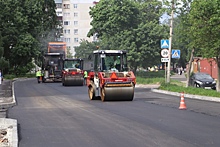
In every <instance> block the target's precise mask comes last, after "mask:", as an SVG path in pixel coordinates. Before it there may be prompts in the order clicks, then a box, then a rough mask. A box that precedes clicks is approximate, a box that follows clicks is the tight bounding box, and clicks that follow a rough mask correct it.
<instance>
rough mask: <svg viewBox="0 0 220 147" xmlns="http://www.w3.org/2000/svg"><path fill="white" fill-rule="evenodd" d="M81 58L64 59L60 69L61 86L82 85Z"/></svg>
mask: <svg viewBox="0 0 220 147" xmlns="http://www.w3.org/2000/svg"><path fill="white" fill-rule="evenodd" d="M83 76H84V73H83V59H80V58H75V59H64V61H63V71H62V85H63V86H83V84H84V77H83Z"/></svg>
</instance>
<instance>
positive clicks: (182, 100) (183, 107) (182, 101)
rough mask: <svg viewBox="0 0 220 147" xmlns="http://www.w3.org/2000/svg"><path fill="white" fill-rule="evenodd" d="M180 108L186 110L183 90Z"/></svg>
mask: <svg viewBox="0 0 220 147" xmlns="http://www.w3.org/2000/svg"><path fill="white" fill-rule="evenodd" d="M179 109H180V110H186V104H185V100H184V92H181V100H180V107H179Z"/></svg>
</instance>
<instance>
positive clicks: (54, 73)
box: [42, 42, 66, 82]
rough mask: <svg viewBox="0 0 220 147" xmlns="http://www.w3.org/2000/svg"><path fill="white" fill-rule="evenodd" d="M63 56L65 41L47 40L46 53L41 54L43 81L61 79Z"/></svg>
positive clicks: (64, 53) (64, 55)
mask: <svg viewBox="0 0 220 147" xmlns="http://www.w3.org/2000/svg"><path fill="white" fill-rule="evenodd" d="M65 57H66V43H65V42H48V49H47V53H45V54H44V55H43V64H42V73H43V82H47V81H53V82H55V81H60V82H61V81H62V70H63V60H64V59H65Z"/></svg>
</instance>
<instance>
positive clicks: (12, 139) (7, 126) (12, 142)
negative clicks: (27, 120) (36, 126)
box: [0, 118, 18, 147]
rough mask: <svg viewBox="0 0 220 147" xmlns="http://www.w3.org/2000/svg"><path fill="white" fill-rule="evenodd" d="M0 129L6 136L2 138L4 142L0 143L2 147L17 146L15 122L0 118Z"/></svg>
mask: <svg viewBox="0 0 220 147" xmlns="http://www.w3.org/2000/svg"><path fill="white" fill-rule="evenodd" d="M0 124H1V127H0V129H2V130H6V132H7V134H6V135H5V136H3V139H6V140H7V141H5V142H0V146H2V147H17V146H18V135H17V130H18V129H17V120H16V119H9V118H7V119H5V118H0Z"/></svg>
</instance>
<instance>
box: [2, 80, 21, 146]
mask: <svg viewBox="0 0 220 147" xmlns="http://www.w3.org/2000/svg"><path fill="white" fill-rule="evenodd" d="M13 89H14V82H13V81H12V80H4V81H3V82H2V84H1V85H0V146H2V147H17V146H18V133H17V120H15V119H10V118H7V111H8V109H9V108H11V107H13V106H15V105H16V101H15V96H14V91H13Z"/></svg>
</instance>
